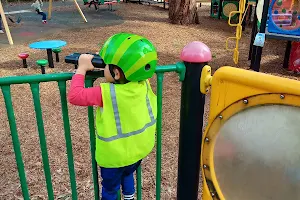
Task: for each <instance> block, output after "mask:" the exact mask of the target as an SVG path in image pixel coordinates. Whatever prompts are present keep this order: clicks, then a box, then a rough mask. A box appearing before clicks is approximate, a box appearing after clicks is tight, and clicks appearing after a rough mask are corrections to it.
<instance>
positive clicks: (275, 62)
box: [0, 3, 299, 200]
mask: <svg viewBox="0 0 300 200" xmlns="http://www.w3.org/2000/svg"><path fill="white" fill-rule="evenodd" d="M209 9H210V7H209V6H202V7H201V8H200V9H199V15H200V24H199V25H193V26H179V25H173V24H170V23H169V22H168V11H167V10H164V9H162V8H158V7H156V6H148V5H138V4H125V3H121V4H120V6H119V8H118V10H117V11H116V14H118V15H120V16H122V17H123V18H124V20H125V22H124V23H123V24H121V25H116V26H109V27H99V28H89V29H82V30H78V29H77V30H74V31H72V30H71V31H66V32H59V33H55V34H53V35H50V36H47V37H46V38H40V39H61V40H65V41H67V43H68V45H67V46H66V47H65V48H64V49H63V52H62V53H61V54H60V57H61V60H63V58H64V56H66V55H68V54H70V53H73V52H97V51H99V45H102V44H103V42H104V41H105V40H106V39H107V38H108V37H109V36H111V35H112V34H115V33H117V32H121V31H126V32H132V33H136V34H141V35H144V36H145V37H147V38H148V39H150V40H151V41H153V43H154V45H155V46H156V47H157V50H158V54H159V64H160V65H165V64H170V63H175V62H177V61H179V55H180V51H181V50H182V48H183V47H184V46H185V45H186V44H187V43H189V42H191V41H194V40H198V41H202V42H204V43H206V44H207V45H208V46H209V47H210V48H211V51H212V53H213V55H215V58H214V59H213V61H212V62H211V63H210V65H211V66H212V68H213V69H214V70H216V69H217V68H218V67H221V66H224V65H232V66H233V61H232V53H231V52H228V51H226V50H225V40H226V38H227V37H230V36H234V32H235V30H234V29H233V28H231V27H229V26H228V25H227V22H226V21H224V20H217V19H212V18H210V17H209ZM250 31H251V28H249V27H248V28H247V30H246V31H245V32H244V33H243V38H242V40H241V42H240V65H239V66H236V67H240V68H248V60H247V58H248V49H249V39H250V33H251V32H250ZM30 42H32V41H30ZM30 42H29V41H27V42H24V44H21V45H15V46H12V47H7V48H1V49H0V76H1V77H3V76H11V75H18V76H20V75H25V74H39V73H40V69H39V68H38V67H37V66H36V64H35V61H36V60H38V59H41V58H46V54H45V52H43V51H40V50H33V49H29V47H28V44H29V43H30ZM284 50H285V42H283V41H275V40H268V41H267V44H266V47H265V48H264V56H263V59H262V68H261V71H262V72H264V73H269V74H273V75H276V76H283V77H288V78H292V79H299V78H298V77H297V76H295V75H293V74H290V73H288V72H286V71H285V70H283V69H282V68H281V65H282V62H283V56H284ZM20 52H28V53H29V54H30V57H29V59H28V65H29V68H27V69H24V68H22V62H21V61H20V60H19V59H18V57H17V54H18V53H20ZM55 65H56V66H55V68H54V69H49V68H47V69H46V71H47V73H51V72H66V71H72V70H73V66H72V65H68V64H65V63H64V62H60V63H55ZM180 85H181V84H180V82H179V81H178V76H177V75H176V74H175V73H167V74H165V79H164V91H163V141H162V143H163V147H162V152H163V153H162V154H163V156H162V187H161V193H162V195H161V199H162V200H170V199H176V183H177V156H178V134H179V114H180V88H181V86H180ZM152 86H153V88H156V81H155V78H153V80H152ZM68 87H69V83H68ZM40 90H41V102H42V109H43V115H44V116H43V117H44V126H45V133H46V135H47V145H48V146H47V148H48V150H49V151H48V153H49V159H50V165H51V172H52V181H53V187H54V192H55V197H56V199H68V195H69V194H70V184H69V175H68V165H67V157H66V148H65V139H64V131H63V124H62V116H61V107H60V97H59V92H58V88H57V83H53V82H51V83H42V84H41V89H40ZM154 90H155V89H154ZM12 94H13V104H14V109H15V114H16V119H17V126H18V134H19V138H20V142H21V150H22V152H23V155H22V156H23V159H24V163H25V168H26V175H27V182H28V185H29V190H30V194H31V196H32V199H47V191H46V187H45V178H44V174H43V166H42V160H41V154H40V148H39V140H38V133H37V127H36V121H35V113H34V109H33V102H32V96H31V91H30V87H29V86H28V85H13V86H12ZM208 107H209V95H208V97H207V105H206V114H205V120H206V119H207V110H208ZM0 110H1V112H0V113H1V114H0V146H1V150H0V161H1V165H0V177H1V179H0V199H5V200H8V199H21V197H22V193H21V188H20V183H19V178H18V172H17V169H16V164H15V157H14V152H13V146H12V141H11V136H10V129H9V124H8V122H7V116H6V111H5V106H4V100H3V96H2V94H0ZM69 115H70V122H71V133H72V141H73V152H74V161H75V170H76V178H77V187H78V196H79V199H93V188H92V185H93V183H92V177H91V164H90V163H91V162H90V160H91V157H90V152H89V131H88V121H87V108H84V107H76V106H72V105H69ZM200 193H201V189H200V192H199V194H200ZM143 199H146V200H148V199H149V200H150V199H151V200H152V199H155V150H154V151H153V152H152V153H151V154H150V155H149V156H148V157H147V158H145V159H144V161H143Z"/></svg>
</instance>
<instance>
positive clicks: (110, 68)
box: [108, 65, 129, 84]
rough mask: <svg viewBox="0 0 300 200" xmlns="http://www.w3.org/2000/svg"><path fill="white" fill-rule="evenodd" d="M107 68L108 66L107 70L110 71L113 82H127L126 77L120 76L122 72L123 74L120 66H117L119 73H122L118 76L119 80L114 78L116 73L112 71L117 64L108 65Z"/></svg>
mask: <svg viewBox="0 0 300 200" xmlns="http://www.w3.org/2000/svg"><path fill="white" fill-rule="evenodd" d="M108 68H109V72H110V74H111V76H112V77H113V79H114V81H115V83H117V84H126V83H128V82H129V81H128V80H127V79H126V78H122V77H124V74H123V72H122V70H121V69H120V68H119V70H121V71H120V73H121V74H122V75H121V78H120V80H116V79H115V76H116V74H115V72H114V69H115V68H118V66H114V65H108Z"/></svg>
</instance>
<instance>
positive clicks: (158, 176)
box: [156, 73, 164, 200]
mask: <svg viewBox="0 0 300 200" xmlns="http://www.w3.org/2000/svg"><path fill="white" fill-rule="evenodd" d="M163 79H164V74H163V73H157V124H156V127H157V131H156V137H157V139H156V141H157V142H156V143H157V144H156V200H160V191H161V134H162V133H161V132H162V89H163Z"/></svg>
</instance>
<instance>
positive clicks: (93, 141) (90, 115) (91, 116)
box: [85, 80, 100, 200]
mask: <svg viewBox="0 0 300 200" xmlns="http://www.w3.org/2000/svg"><path fill="white" fill-rule="evenodd" d="M85 84H86V87H92V86H93V80H86V82H85ZM88 118H89V128H90V150H91V158H92V159H91V161H92V171H93V181H94V192H95V200H99V197H100V194H99V184H98V169H97V163H96V160H95V149H96V138H95V122H94V110H93V107H92V106H89V107H88Z"/></svg>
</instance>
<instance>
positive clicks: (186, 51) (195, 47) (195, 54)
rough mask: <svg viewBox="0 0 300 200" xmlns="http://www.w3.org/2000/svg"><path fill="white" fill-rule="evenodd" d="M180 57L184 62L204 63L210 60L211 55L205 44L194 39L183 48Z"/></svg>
mask: <svg viewBox="0 0 300 200" xmlns="http://www.w3.org/2000/svg"><path fill="white" fill-rule="evenodd" d="M180 59H181V60H182V61H185V62H192V63H204V62H209V61H211V60H212V55H211V51H210V49H209V48H208V46H206V44H204V43H202V42H198V41H194V42H191V43H189V44H187V45H186V46H185V47H184V48H183V50H182V51H181V54H180Z"/></svg>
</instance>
